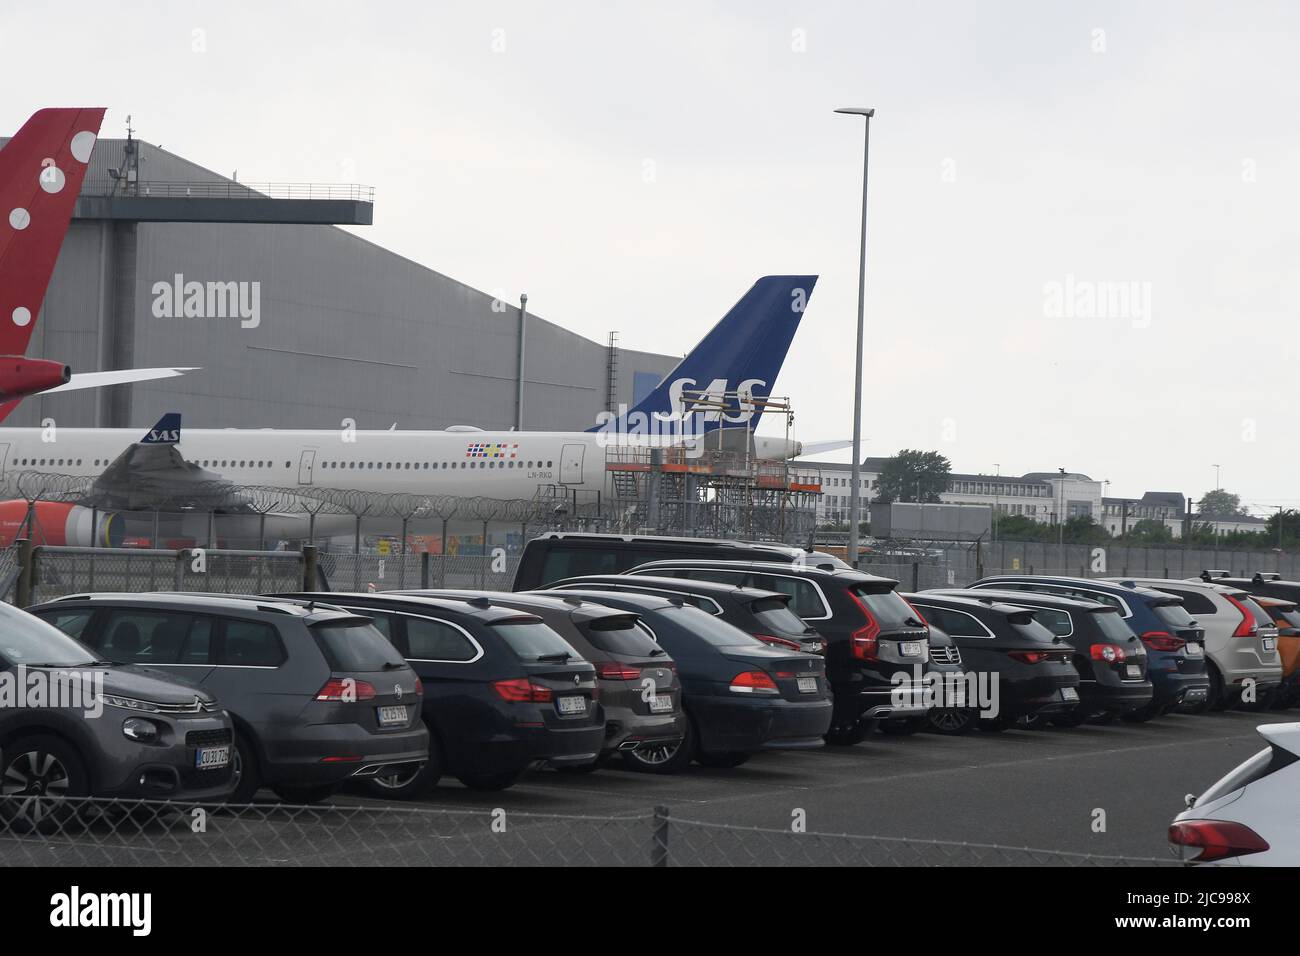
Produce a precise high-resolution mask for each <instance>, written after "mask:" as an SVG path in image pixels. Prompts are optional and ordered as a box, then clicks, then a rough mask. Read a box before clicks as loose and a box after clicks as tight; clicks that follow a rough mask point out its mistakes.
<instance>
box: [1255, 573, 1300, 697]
mask: <svg viewBox="0 0 1300 956" xmlns="http://www.w3.org/2000/svg"><path fill="white" fill-rule="evenodd" d="M1253 597H1254V599H1255V603H1256V604H1258V605H1259V606H1260V607H1262V608H1263V609H1264V613H1265V614H1267V615H1268V616H1269V617H1271V618H1272V619H1273V623H1274V624H1276V625H1277V653H1278V657H1279V658H1281V660H1282V684H1281V686H1279V687H1278V689H1277V693H1276V694H1274V695H1273V709H1274V710H1285V709H1286V708H1288V707H1294V706H1295V705H1296V704H1298V703H1300V605H1297V604H1296V602H1295V601H1292V600H1289V599H1287V598H1280V597H1268V596H1266V595H1263V594H1256V595H1253Z"/></svg>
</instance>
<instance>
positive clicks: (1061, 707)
mask: <svg viewBox="0 0 1300 956" xmlns="http://www.w3.org/2000/svg"><path fill="white" fill-rule="evenodd" d="M903 596H904V597H905V598H906V599H907V601H908V603H910V604H911V605H912V606H913V607H915V608H916V610H917V611H918V612H919V613H921V614H922V615H924V617H925V620H926V621H927V622H928V623H929V626H930V627H931V628H932V629H934V628H938V629H941V630H942V631H943V633H945V634H947V635H948V636H949V637H950V638H951V639H952V641H953V643H954V644H956V645H957V647H958V648H960V649H961V655H962V660H963V662H964V664H965V667H966V669H967V671H968V673H969V674H972V675H974V676H975V677H976V678H980V679H982V680H983V681H985V682H986V683H987V684H988V690H989V692H990V697H991V700H988V701H985V702H983V703H985V704H991V703H992V702H993V701H996V707H992V708H990V709H992V710H994V711H995V712H993V713H988V712H987V711H984V712H983V713H981V710H982V708H981V707H975V706H967V707H965V708H961V709H955V710H954V712H953V713H952V715H951V720H950V721H949V723H950V725H951V726H952V727H953V729H954V730H957V729H969V727H968V726H963V725H962V724H961V721H962V719H963V718H965V720H967V721H970V722H974V721H976V720H978V726H979V727H980V729H981V730H990V731H1000V730H1005V729H1006V728H1008V727H1011V726H1012V725H1014V724H1016V723H1017V722H1020V721H1021V720H1022V718H1029V719H1034V718H1037V719H1044V718H1050V717H1053V716H1057V715H1064V714H1069V713H1071V712H1072V711H1074V709H1075V708H1076V707H1077V706H1078V704H1079V672H1078V671H1077V670H1075V668H1074V664H1073V657H1074V648H1073V647H1071V646H1070V645H1069V644H1068V643H1066V642H1065V640H1064V639H1062V638H1060V637H1057V636H1056V635H1055V634H1053V633H1052V632H1051V631H1049V630H1048V629H1047V628H1046V627H1044V626H1043V625H1042V624H1040V623H1039V622H1038V621H1037V620H1036V619H1035V618H1034V612H1033V610H1032V609H1030V608H1026V607H1021V606H1019V605H1015V604H1007V603H1004V602H1002V601H1000V600H997V599H995V598H994V597H992V596H989V595H981V596H979V597H955V596H953V595H950V594H944V593H940V592H938V591H921V592H919V593H917V594H905V595H903ZM972 696H973V695H968V697H967V700H968V702H969V701H970V700H971V697H972Z"/></svg>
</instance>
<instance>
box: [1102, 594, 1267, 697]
mask: <svg viewBox="0 0 1300 956" xmlns="http://www.w3.org/2000/svg"><path fill="white" fill-rule="evenodd" d="M1107 580H1110V581H1118V582H1119V583H1121V584H1124V585H1128V586H1133V585H1141V586H1142V587H1148V588H1155V589H1156V590H1157V591H1164V592H1165V593H1166V594H1172V595H1174V596H1175V597H1180V598H1182V599H1183V608H1184V609H1185V610H1186V611H1187V613H1188V614H1190V615H1191V616H1192V617H1193V618H1195V619H1196V623H1197V624H1199V625H1200V626H1201V627H1203V628H1205V656H1206V658H1207V662H1206V663H1207V665H1208V670H1209V672H1210V696H1209V699H1208V700H1207V701H1206V706H1207V708H1209V709H1213V710H1221V709H1223V708H1225V707H1234V706H1250V707H1252V708H1258V707H1265V706H1267V705H1268V703H1269V701H1270V698H1271V697H1272V695H1273V694H1274V693H1276V692H1277V690H1278V688H1279V687H1280V686H1281V683H1282V660H1281V658H1280V657H1279V656H1278V652H1277V625H1275V624H1274V623H1273V619H1272V618H1271V617H1269V615H1268V614H1267V612H1265V610H1264V609H1263V608H1262V607H1260V606H1259V605H1258V604H1256V603H1255V601H1254V600H1253V599H1252V598H1251V596H1250V593H1249V592H1247V591H1243V590H1241V588H1235V587H1230V586H1227V585H1223V584H1214V583H1212V582H1208V581H1183V580H1173V579H1165V578H1108V579H1107ZM1243 696H1244V697H1245V698H1246V699H1245V702H1244V703H1243Z"/></svg>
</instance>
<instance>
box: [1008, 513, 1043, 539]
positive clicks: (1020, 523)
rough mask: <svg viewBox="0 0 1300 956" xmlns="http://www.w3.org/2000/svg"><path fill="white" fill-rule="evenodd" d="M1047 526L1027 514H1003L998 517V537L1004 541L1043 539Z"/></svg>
mask: <svg viewBox="0 0 1300 956" xmlns="http://www.w3.org/2000/svg"><path fill="white" fill-rule="evenodd" d="M1047 527H1048V526H1047V525H1045V524H1041V523H1039V522H1037V521H1035V520H1034V519H1033V518H1028V517H1026V516H1025V515H1003V516H1001V517H999V518H998V538H999V539H1000V540H1003V541H1042V540H1043V529H1044V528H1047Z"/></svg>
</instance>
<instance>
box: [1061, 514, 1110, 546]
mask: <svg viewBox="0 0 1300 956" xmlns="http://www.w3.org/2000/svg"><path fill="white" fill-rule="evenodd" d="M1063 530H1064V533H1065V535H1064V536H1065V540H1066V542H1067V543H1069V544H1101V543H1102V542H1104V541H1109V540H1110V532H1108V531H1107V530H1106V529H1105V528H1103V527H1102V526H1101V525H1099V524H1097V522H1096V521H1094V520H1093V518H1092V515H1075V516H1074V517H1073V518H1070V519H1069V520H1067V521H1066V522H1065V528H1064V529H1063Z"/></svg>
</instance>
